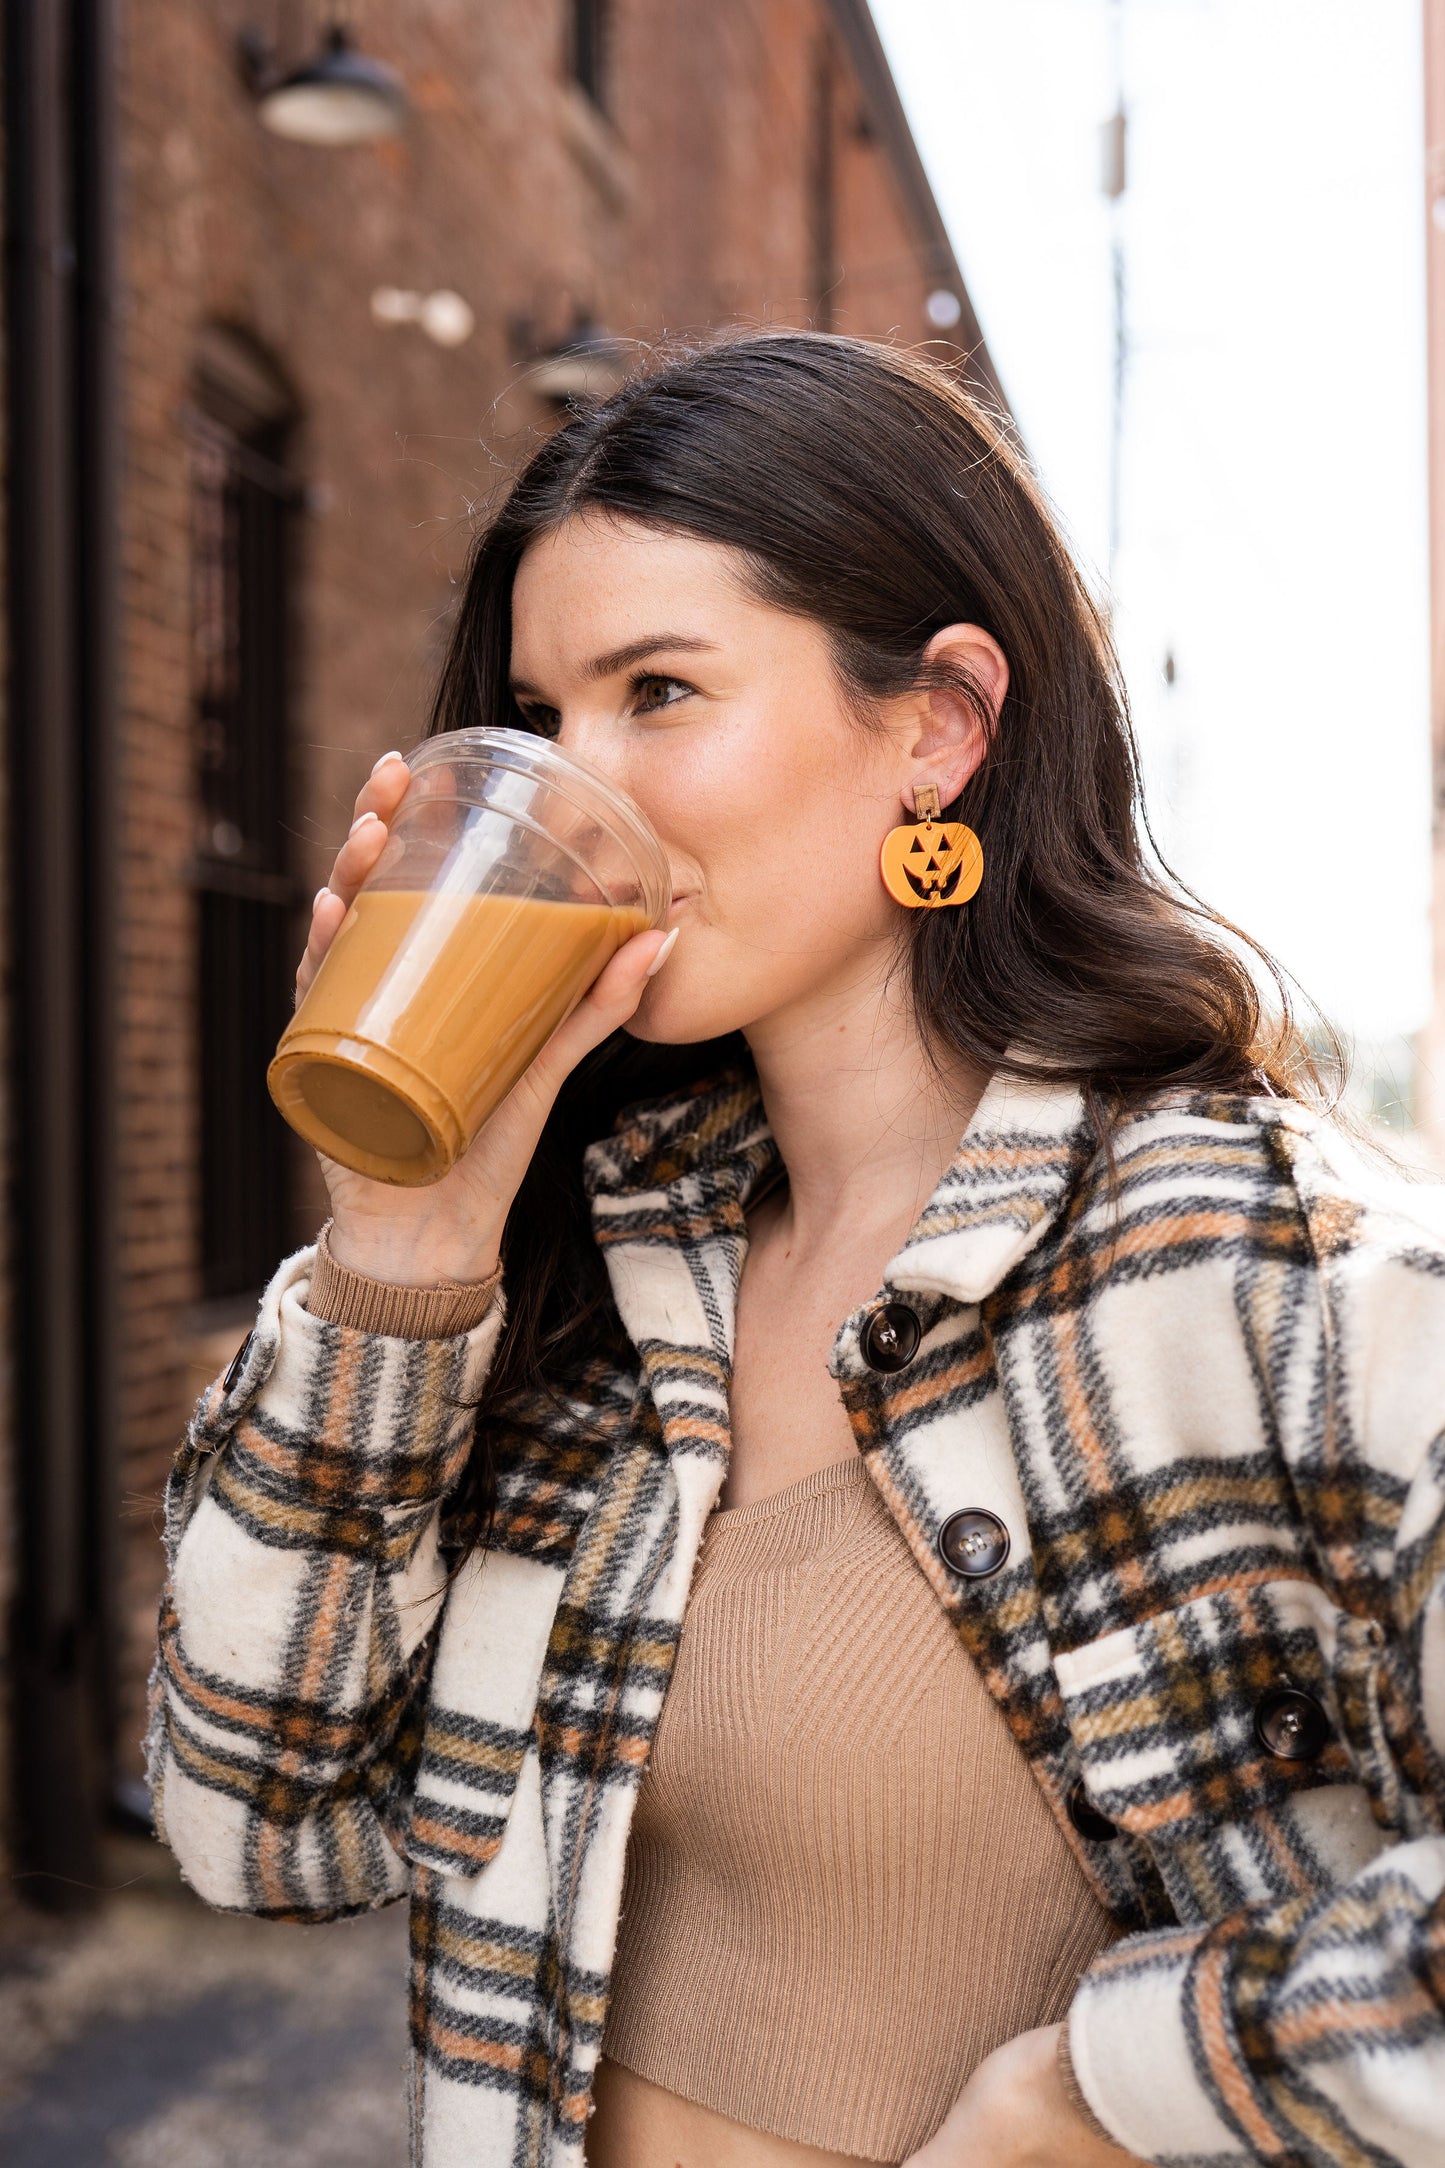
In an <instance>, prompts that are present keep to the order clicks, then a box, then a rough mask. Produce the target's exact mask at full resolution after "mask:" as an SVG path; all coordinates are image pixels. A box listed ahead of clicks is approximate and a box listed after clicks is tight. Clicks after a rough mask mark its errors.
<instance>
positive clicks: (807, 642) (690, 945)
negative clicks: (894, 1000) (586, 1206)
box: [512, 515, 1001, 1043]
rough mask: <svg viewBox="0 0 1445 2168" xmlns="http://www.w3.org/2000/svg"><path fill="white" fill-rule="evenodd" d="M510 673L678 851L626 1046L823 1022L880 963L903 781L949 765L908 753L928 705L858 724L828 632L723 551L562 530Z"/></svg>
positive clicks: (889, 933)
mask: <svg viewBox="0 0 1445 2168" xmlns="http://www.w3.org/2000/svg"><path fill="white" fill-rule="evenodd" d="M979 637H980V638H984V637H986V636H983V635H979ZM990 645H991V643H990ZM1000 660H1001V658H1000ZM512 684H513V690H514V694H515V698H516V701H517V705H518V707H519V709H520V710H521V711H522V713H523V715H524V716H525V717H526V719H527V721H528V722H529V723H531V724H532V725H534V726H535V727H538V728H541V729H542V730H544V731H545V732H546V733H547V734H548V735H550V736H555V737H556V738H557V739H558V740H559V741H560V743H561V744H562V745H564V746H566V747H567V748H568V749H569V750H571V751H573V752H577V753H581V754H582V755H583V756H584V757H585V758H586V759H588V760H590V761H591V762H592V763H593V764H594V766H596V767H597V768H599V769H601V771H602V772H603V774H604V775H606V776H607V777H609V778H610V780H611V781H613V782H614V783H616V784H617V785H618V786H619V787H620V788H621V789H622V790H624V791H626V792H627V794H628V796H629V797H631V798H633V799H635V800H636V802H637V804H638V805H639V806H640V807H641V808H642V810H643V812H644V813H645V814H646V815H647V817H648V819H649V820H650V821H651V823H652V825H653V827H654V828H655V829H656V831H657V834H658V836H659V837H660V839H661V841H662V844H663V846H664V848H665V850H666V852H667V855H668V859H669V861H670V863H671V867H672V885H673V900H672V908H671V911H670V914H669V917H668V921H667V923H668V924H669V925H670V926H678V927H680V928H681V934H680V938H679V940H678V942H677V946H676V949H675V951H674V954H673V956H672V958H671V959H670V960H669V962H668V965H667V967H666V968H665V969H664V970H663V971H661V972H660V973H659V974H658V976H657V977H656V978H655V979H654V980H652V981H651V983H650V984H649V986H648V989H647V992H646V994H645V996H644V998H643V1002H642V1006H641V1008H640V1009H639V1011H638V1013H637V1015H636V1017H635V1018H634V1019H633V1022H632V1024H631V1025H630V1027H629V1028H630V1029H631V1030H632V1031H633V1032H634V1033H636V1034H637V1036H639V1037H641V1038H644V1039H652V1040H664V1041H670V1042H673V1043H684V1042H689V1041H693V1040H697V1039H706V1038H712V1037H715V1036H717V1035H718V1034H720V1033H723V1032H728V1031H734V1030H740V1029H741V1030H746V1029H749V1028H751V1027H754V1026H757V1025H759V1024H760V1023H762V1022H763V1021H764V1020H765V1019H767V1018H769V1017H772V1016H775V1015H777V1014H778V1013H779V1012H781V1011H784V1010H789V1009H798V1010H799V1011H801V1012H804V1013H806V1012H808V1011H809V1010H812V1011H814V1012H816V1013H818V1014H819V1015H820V1017H821V1016H822V1015H824V1014H826V1013H827V1012H828V1010H829V1009H830V1007H833V1006H836V1004H837V1002H838V999H839V997H842V998H844V999H845V1000H846V997H847V995H848V993H849V992H850V991H851V990H854V989H856V988H858V987H859V985H860V984H861V982H862V981H863V980H864V979H865V978H868V977H872V976H873V975H875V974H877V973H879V972H880V970H886V968H887V965H888V963H889V961H890V959H891V957H892V956H893V954H894V953H895V944H896V942H897V938H898V935H899V932H900V930H901V928H900V918H901V913H900V911H899V908H898V906H897V905H896V904H894V903H893V902H891V901H890V899H889V897H888V895H887V893H886V891H885V890H884V888H883V885H882V882H881V880H880V878H879V873H878V853H879V848H880V845H881V843H882V841H883V837H884V836H885V835H886V833H887V831H888V830H889V828H891V827H893V826H894V825H896V823H897V822H898V821H900V820H902V819H904V818H911V812H910V813H907V814H906V813H905V811H904V805H903V801H904V793H905V791H907V792H909V793H910V800H909V802H910V805H911V788H912V785H913V783H914V782H915V781H919V780H929V779H937V778H938V777H939V776H940V775H941V773H942V770H941V769H940V766H939V760H938V758H937V757H936V756H934V755H929V754H927V753H925V755H924V756H923V757H920V756H919V754H918V751H917V747H918V743H919V740H920V726H919V717H920V714H921V715H922V716H923V718H924V728H923V731H922V735H923V737H924V738H925V739H926V738H927V736H928V730H927V717H928V713H929V707H928V703H927V702H926V701H925V702H923V703H922V704H921V705H920V702H919V701H918V700H917V699H914V700H912V701H908V702H902V703H897V704H895V707H896V711H897V712H892V711H890V712H887V713H885V714H884V716H882V717H881V718H880V721H879V726H878V727H877V728H873V727H865V726H864V725H863V724H861V723H860V721H859V719H858V717H857V716H856V714H853V713H851V712H850V711H849V710H848V708H847V707H846V706H845V704H844V699H843V695H842V692H841V690H840V687H839V684H838V682H837V679H836V675H835V672H834V669H833V664H832V660H831V655H830V650H829V643H828V638H827V635H826V633H825V632H824V630H823V628H822V627H821V626H820V625H818V624H816V623H815V622H813V621H812V620H810V619H807V618H802V617H794V616H791V615H789V614H788V613H787V612H785V611H783V610H779V609H777V608H775V607H773V606H772V605H770V604H768V603H766V602H760V601H758V600H757V599H756V598H755V597H754V596H752V595H751V594H750V593H749V592H748V591H747V588H746V586H745V585H744V582H743V580H742V578H741V577H740V576H739V571H738V560H737V558H736V557H735V556H734V554H733V553H732V552H731V551H730V550H727V549H724V548H722V547H720V546H718V545H715V544H712V543H707V542H701V541H696V540H693V539H692V538H691V537H688V536H683V535H675V534H668V533H663V532H658V531H654V530H653V529H650V528H647V527H643V526H638V525H633V524H629V523H624V522H620V521H616V520H612V519H607V518H601V517H598V516H596V515H590V516H589V515H582V516H579V517H577V518H574V519H572V520H569V521H567V522H566V523H565V524H564V525H563V526H562V527H560V528H558V529H557V530H555V531H554V532H553V533H552V534H550V535H548V536H546V537H544V538H543V539H541V540H540V541H538V542H536V543H534V544H533V546H532V547H531V549H529V550H528V551H527V553H526V555H525V557H524V558H523V560H522V563H521V565H520V567H519V569H518V572H517V577H516V582H515V585H514V589H513V596H512ZM955 735H957V733H955ZM945 750H946V749H945ZM981 750H982V748H981V745H980V746H979V748H978V751H979V752H981ZM959 752H960V748H958V747H957V746H955V747H954V749H953V755H954V757H953V768H952V770H950V774H952V773H956V772H957V770H958V767H959V766H960V759H959V757H958V756H959ZM976 764H977V756H976V755H975V756H973V757H967V756H965V757H964V759H963V761H962V765H963V766H964V767H965V769H966V772H971V770H972V767H973V766H975V765H976ZM943 765H944V766H947V760H946V759H945V761H944V763H943ZM959 787H961V778H960V781H959V782H956V783H954V785H953V788H952V789H949V788H944V789H943V791H942V796H943V799H944V802H945V803H946V802H947V800H948V798H949V797H951V796H952V795H953V794H954V791H955V790H956V789H957V788H959Z"/></svg>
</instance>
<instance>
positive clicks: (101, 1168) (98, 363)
mask: <svg viewBox="0 0 1445 2168" xmlns="http://www.w3.org/2000/svg"><path fill="white" fill-rule="evenodd" d="M74 13H75V46H74V67H73V96H74V105H75V228H76V269H77V276H76V287H75V312H76V314H75V417H76V470H77V471H76V504H75V533H76V574H77V577H76V607H77V612H78V617H79V628H78V629H79V638H78V641H77V658H78V662H77V667H78V671H79V681H78V684H77V697H78V722H79V732H78V735H79V743H80V749H81V758H82V775H81V793H80V805H79V816H80V823H81V873H82V882H83V887H82V908H83V913H84V921H85V953H84V960H83V962H84V975H85V984H84V989H83V998H84V1018H83V1032H84V1072H85V1078H86V1084H87V1106H86V1110H85V1140H86V1151H85V1160H84V1178H85V1205H86V1212H87V1229H86V1237H85V1255H86V1260H87V1263H88V1266H89V1286H88V1290H87V1294H88V1308H89V1314H90V1328H91V1330H90V1346H89V1349H88V1361H87V1363H86V1372H85V1382H86V1398H87V1408H86V1422H85V1453H86V1460H85V1485H86V1489H85V1496H86V1501H87V1506H88V1514H87V1519H88V1530H87V1545H86V1548H87V1561H86V1568H87V1580H88V1606H87V1607H88V1610H89V1613H90V1615H91V1617H92V1619H93V1620H94V1621H95V1625H96V1629H97V1649H98V1676H97V1680H96V1687H97V1691H98V1694H99V1696H100V1706H99V1709H98V1712H97V1714H98V1717H99V1720H100V1729H101V1733H102V1751H103V1753H104V1755H105V1758H106V1762H107V1765H108V1774H109V1777H110V1778H111V1780H112V1782H113V1779H114V1776H115V1774H116V1769H115V1763H116V1754H117V1746H118V1741H117V1739H116V1728H117V1727H116V1705H117V1700H118V1695H119V1686H120V1681H119V1678H118V1675H117V1671H116V1661H117V1657H118V1654H119V1651H120V1649H121V1647H122V1645H123V1642H122V1635H121V1633H120V1631H119V1621H118V1618H117V1616H116V1600H115V1599H116V1591H117V1590H118V1588H119V1586H120V1558H119V1539H120V1447H119V1417H120V1382H119V1374H118V1372H119V1359H118V1358H119V1275H118V1271H117V1258H118V1254H119V1235H118V1228H117V1189H118V1178H117V1173H118V1170H117V1108H116V1104H115V1094H116V1079H117V1077H118V1075H119V1069H120V1064H119V1059H118V1055H119V1048H118V1038H117V988H118V972H117V962H118V947H119V941H118V932H119V925H120V909H119V900H120V845H119V834H120V788H119V776H118V772H117V770H118V762H119V755H120V727H119V693H118V660H119V658H118V625H117V616H116V612H117V604H118V597H119V593H120V562H119V557H120V548H119V537H120V416H119V406H120V381H121V374H120V354H119V332H118V326H119V322H120V306H119V295H120V260H119V259H120V241H119V231H118V213H119V196H120V183H119V167H120V156H119V144H118V140H117V120H116V105H117V84H118V79H119V66H120V53H119V25H118V15H119V0H74ZM110 1788H111V1785H110V1784H108V1785H107V1789H110Z"/></svg>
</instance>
